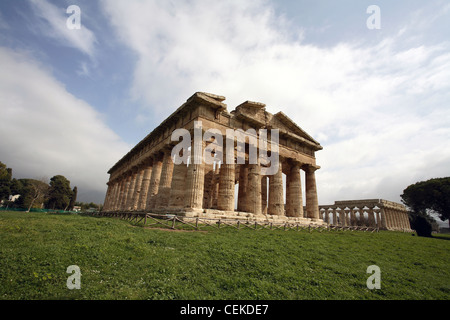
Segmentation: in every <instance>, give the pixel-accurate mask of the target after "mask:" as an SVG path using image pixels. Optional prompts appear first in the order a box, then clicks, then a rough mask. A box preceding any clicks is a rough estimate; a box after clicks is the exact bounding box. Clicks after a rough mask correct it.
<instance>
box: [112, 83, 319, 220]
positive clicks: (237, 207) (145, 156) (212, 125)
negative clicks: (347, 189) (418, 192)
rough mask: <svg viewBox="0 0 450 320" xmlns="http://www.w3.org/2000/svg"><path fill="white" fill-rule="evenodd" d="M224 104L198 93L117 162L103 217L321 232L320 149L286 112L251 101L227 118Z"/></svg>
mask: <svg viewBox="0 0 450 320" xmlns="http://www.w3.org/2000/svg"><path fill="white" fill-rule="evenodd" d="M224 100H225V97H222V96H218V95H214V94H209V93H202V92H197V93H195V94H194V95H192V96H191V97H190V98H189V99H188V100H187V101H186V102H185V103H184V104H183V105H182V106H181V107H179V108H178V109H177V110H176V111H175V112H173V113H172V114H171V115H170V116H169V117H168V118H167V119H166V120H164V121H163V122H162V123H161V124H160V125H159V126H158V127H157V128H156V129H154V130H153V131H152V132H151V133H150V134H148V135H147V136H146V137H145V138H144V139H143V140H142V141H140V142H139V143H138V144H137V145H136V146H135V147H134V148H133V149H131V150H130V151H129V152H128V153H127V154H126V155H125V156H124V157H123V158H122V159H120V160H119V161H118V162H117V163H116V164H115V165H114V166H113V167H112V168H111V169H110V170H109V171H108V173H109V174H110V179H109V182H108V183H107V184H108V190H107V193H106V198H105V202H104V209H103V211H106V212H115V211H136V212H152V213H170V214H176V215H178V216H184V217H227V218H235V219H238V218H239V219H241V218H242V219H272V220H281V221H284V220H285V221H291V220H292V221H296V222H304V223H307V224H311V223H312V224H324V222H323V220H322V219H321V218H320V212H319V205H318V200H317V188H316V178H315V171H316V170H317V169H319V166H317V165H316V159H315V152H316V151H319V150H321V149H322V146H321V145H320V144H319V143H318V142H317V141H316V140H314V139H313V138H312V137H311V136H310V135H309V134H307V133H306V132H305V131H304V130H302V129H301V128H300V127H299V126H298V125H297V124H295V123H294V122H293V121H292V120H291V119H290V118H289V117H288V116H287V115H285V114H284V113H282V112H278V113H276V114H271V113H269V112H267V111H266V109H265V105H264V104H262V103H258V102H251V101H246V102H244V103H242V104H240V105H239V106H237V107H236V108H235V110H233V111H231V112H229V111H228V110H227V105H226V104H225V103H224ZM275 138H276V139H275ZM186 140H187V141H186ZM181 142H183V145H184V146H185V147H186V146H187V147H189V148H181V147H180V145H181ZM275 142H277V143H275ZM206 151H208V152H206ZM208 154H209V155H211V156H210V157H208V159H206V156H205V155H208ZM261 155H263V156H261ZM275 156H276V157H275ZM206 160H209V161H206ZM302 171H303V173H301V172H302ZM302 176H303V177H304V180H305V181H304V182H302V180H303V178H302ZM304 200H305V204H306V205H305V206H304V205H303V202H304Z"/></svg>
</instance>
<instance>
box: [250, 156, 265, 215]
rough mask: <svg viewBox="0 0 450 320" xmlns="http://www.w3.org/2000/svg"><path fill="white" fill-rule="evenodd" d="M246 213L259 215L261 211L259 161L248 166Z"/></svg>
mask: <svg viewBox="0 0 450 320" xmlns="http://www.w3.org/2000/svg"><path fill="white" fill-rule="evenodd" d="M246 198H247V202H248V207H247V209H248V211H249V212H251V213H253V214H255V215H260V214H261V213H262V211H261V166H260V165H259V161H258V163H256V164H249V165H248V192H247V196H246Z"/></svg>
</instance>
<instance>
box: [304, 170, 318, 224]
mask: <svg viewBox="0 0 450 320" xmlns="http://www.w3.org/2000/svg"><path fill="white" fill-rule="evenodd" d="M317 169H318V168H317V167H314V166H311V165H308V166H306V170H305V180H306V216H307V217H308V218H311V219H319V202H318V199H317V187H316V174H315V171H316V170H317Z"/></svg>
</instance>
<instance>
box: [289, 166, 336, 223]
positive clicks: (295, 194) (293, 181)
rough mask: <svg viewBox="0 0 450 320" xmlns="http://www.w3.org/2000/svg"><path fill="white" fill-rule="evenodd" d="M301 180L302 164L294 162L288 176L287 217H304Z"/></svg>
mask: <svg viewBox="0 0 450 320" xmlns="http://www.w3.org/2000/svg"><path fill="white" fill-rule="evenodd" d="M300 179H301V178H300V164H299V163H298V162H294V163H292V165H291V167H290V170H289V171H288V175H287V176H286V215H287V216H288V217H303V197H302V184H301V180H300ZM288 181H289V183H288ZM287 186H289V187H287ZM288 204H289V205H288ZM326 214H328V212H326Z"/></svg>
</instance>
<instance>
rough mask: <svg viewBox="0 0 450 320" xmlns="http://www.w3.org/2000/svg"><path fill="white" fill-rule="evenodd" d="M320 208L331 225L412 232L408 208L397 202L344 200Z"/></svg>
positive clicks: (325, 219) (322, 214)
mask: <svg viewBox="0 0 450 320" xmlns="http://www.w3.org/2000/svg"><path fill="white" fill-rule="evenodd" d="M319 208H320V209H319V210H320V216H321V218H323V220H324V221H325V222H327V223H328V224H330V225H338V226H366V227H373V228H379V229H385V230H399V231H407V232H411V231H412V230H411V225H410V223H409V218H408V212H407V209H406V207H405V206H404V205H402V204H400V203H397V202H392V201H388V200H383V199H367V200H344V201H335V202H334V204H333V205H321V206H319Z"/></svg>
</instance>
